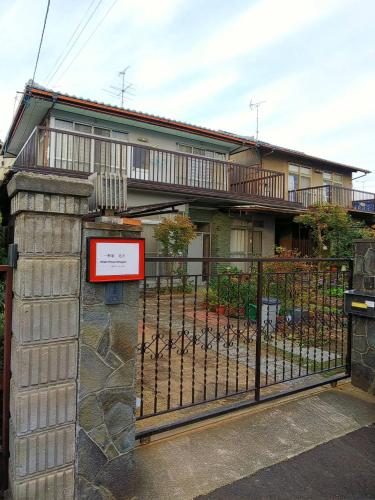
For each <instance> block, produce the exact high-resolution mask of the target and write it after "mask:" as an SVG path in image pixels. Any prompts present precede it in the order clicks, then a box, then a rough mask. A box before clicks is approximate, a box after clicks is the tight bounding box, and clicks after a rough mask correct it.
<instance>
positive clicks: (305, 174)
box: [288, 165, 311, 191]
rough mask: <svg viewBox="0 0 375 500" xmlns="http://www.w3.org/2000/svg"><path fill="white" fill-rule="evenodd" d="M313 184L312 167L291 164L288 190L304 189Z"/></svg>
mask: <svg viewBox="0 0 375 500" xmlns="http://www.w3.org/2000/svg"><path fill="white" fill-rule="evenodd" d="M310 186H311V168H307V167H301V166H300V165H289V175H288V190H289V191H294V190H295V189H304V188H309V187H310Z"/></svg>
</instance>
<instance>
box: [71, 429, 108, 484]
mask: <svg viewBox="0 0 375 500" xmlns="http://www.w3.org/2000/svg"><path fill="white" fill-rule="evenodd" d="M77 445H78V457H77V458H78V474H79V475H80V476H83V477H84V478H85V479H87V480H88V481H90V482H94V481H95V477H96V475H97V474H98V472H99V471H100V470H101V469H102V467H103V466H104V465H105V464H106V463H107V458H106V456H105V455H104V453H103V452H102V450H101V449H100V448H99V446H97V445H96V444H95V443H94V442H93V441H92V440H91V439H90V438H89V437H88V436H87V434H86V433H85V432H84V431H83V430H82V429H81V430H80V431H79V433H78V439H77Z"/></svg>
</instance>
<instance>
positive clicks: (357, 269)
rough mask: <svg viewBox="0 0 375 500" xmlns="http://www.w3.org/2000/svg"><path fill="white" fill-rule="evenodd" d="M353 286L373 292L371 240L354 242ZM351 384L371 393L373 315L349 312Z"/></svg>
mask: <svg viewBox="0 0 375 500" xmlns="http://www.w3.org/2000/svg"><path fill="white" fill-rule="evenodd" d="M353 278H354V279H353V287H354V289H356V290H362V291H364V292H366V291H367V292H369V293H370V294H371V293H374V292H375V289H374V287H375V240H360V241H357V242H356V243H355V260H354V277H353ZM352 384H353V385H355V386H356V387H360V388H361V389H363V390H364V391H366V392H369V393H370V394H374V395H375V319H371V318H364V317H359V316H355V315H353V340H352Z"/></svg>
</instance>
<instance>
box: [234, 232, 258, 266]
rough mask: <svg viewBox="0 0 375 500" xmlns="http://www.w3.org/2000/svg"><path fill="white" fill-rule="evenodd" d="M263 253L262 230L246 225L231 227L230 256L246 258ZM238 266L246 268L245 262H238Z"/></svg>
mask: <svg viewBox="0 0 375 500" xmlns="http://www.w3.org/2000/svg"><path fill="white" fill-rule="evenodd" d="M252 255H254V256H261V255H262V232H261V231H253V230H252V229H248V228H246V227H235V228H232V229H231V235H230V256H231V257H233V258H235V257H238V258H246V257H249V256H252ZM235 265H236V266H237V267H239V268H240V269H242V270H243V271H245V270H246V264H245V263H243V262H242V263H241V262H239V263H236V264H235Z"/></svg>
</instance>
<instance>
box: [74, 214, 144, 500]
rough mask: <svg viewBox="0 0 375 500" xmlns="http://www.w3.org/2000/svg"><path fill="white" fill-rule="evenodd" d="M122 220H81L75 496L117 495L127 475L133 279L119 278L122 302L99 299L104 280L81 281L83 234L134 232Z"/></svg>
mask: <svg viewBox="0 0 375 500" xmlns="http://www.w3.org/2000/svg"><path fill="white" fill-rule="evenodd" d="M139 234H140V230H139V229H132V228H126V227H124V226H122V225H117V226H116V225H114V224H106V223H100V222H99V223H98V222H95V223H90V222H86V223H84V225H83V236H82V276H81V310H80V336H79V387H78V400H77V405H78V407H77V445H76V446H77V469H76V472H77V481H76V487H77V498H96V499H102V498H103V499H108V498H122V496H124V495H125V491H126V487H127V484H129V482H130V481H131V480H132V479H133V463H132V454H131V451H132V449H133V447H134V441H135V357H136V343H137V332H138V295H139V282H138V281H133V282H132V281H128V282H124V283H122V287H123V303H122V304H117V305H107V304H105V287H106V286H107V285H106V284H105V283H88V282H87V281H86V240H87V238H89V237H130V238H137V237H139Z"/></svg>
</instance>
